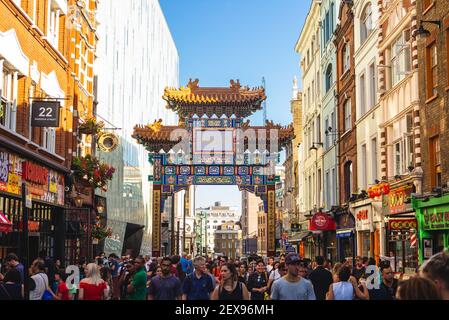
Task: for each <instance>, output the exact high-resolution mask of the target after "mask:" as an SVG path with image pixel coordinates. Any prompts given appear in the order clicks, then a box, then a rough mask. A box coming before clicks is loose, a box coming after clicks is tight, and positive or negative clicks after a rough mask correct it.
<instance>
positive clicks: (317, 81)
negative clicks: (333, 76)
mask: <svg viewBox="0 0 449 320" xmlns="http://www.w3.org/2000/svg"><path fill="white" fill-rule="evenodd" d="M448 39H449V32H448ZM448 41H449V40H448ZM316 94H317V96H318V95H319V94H320V73H319V71H318V72H317V73H316Z"/></svg>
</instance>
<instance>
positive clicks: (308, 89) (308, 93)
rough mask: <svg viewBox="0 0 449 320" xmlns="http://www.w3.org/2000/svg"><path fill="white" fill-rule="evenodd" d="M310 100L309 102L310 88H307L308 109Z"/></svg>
mask: <svg viewBox="0 0 449 320" xmlns="http://www.w3.org/2000/svg"><path fill="white" fill-rule="evenodd" d="M310 100H311V98H310V87H309V88H307V105H308V106H309V108H310V105H311V104H310Z"/></svg>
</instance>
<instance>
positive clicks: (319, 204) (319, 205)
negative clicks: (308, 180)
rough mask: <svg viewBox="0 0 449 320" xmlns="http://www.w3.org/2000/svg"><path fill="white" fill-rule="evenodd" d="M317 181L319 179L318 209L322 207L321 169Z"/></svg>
mask: <svg viewBox="0 0 449 320" xmlns="http://www.w3.org/2000/svg"><path fill="white" fill-rule="evenodd" d="M316 179H317V184H318V190H317V193H318V194H317V197H318V207H321V169H318V175H317V177H316Z"/></svg>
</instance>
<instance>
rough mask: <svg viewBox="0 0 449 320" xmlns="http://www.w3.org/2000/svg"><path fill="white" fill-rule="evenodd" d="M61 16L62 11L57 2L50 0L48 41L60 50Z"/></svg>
mask: <svg viewBox="0 0 449 320" xmlns="http://www.w3.org/2000/svg"><path fill="white" fill-rule="evenodd" d="M60 15H61V10H60V8H59V7H58V5H57V2H56V1H54V0H50V4H49V12H48V23H47V26H48V27H47V38H48V41H49V42H50V43H51V44H52V45H53V47H55V48H56V49H58V43H59V16H60Z"/></svg>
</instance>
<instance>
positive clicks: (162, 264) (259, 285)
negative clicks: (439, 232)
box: [0, 252, 449, 301]
mask: <svg viewBox="0 0 449 320" xmlns="http://www.w3.org/2000/svg"><path fill="white" fill-rule="evenodd" d="M370 266H371V267H370ZM27 271H28V274H29V286H28V287H29V299H30V300H233V301H236V300H396V299H398V300H449V252H441V253H439V254H437V255H435V256H433V257H432V258H431V259H429V260H427V261H426V262H425V263H424V264H423V265H422V266H421V267H420V268H419V270H418V271H417V273H416V274H415V275H414V276H412V277H410V278H409V279H407V280H405V281H399V280H398V279H396V278H395V276H394V272H393V270H392V267H391V266H390V262H389V261H381V262H380V263H379V265H376V261H375V260H374V259H368V258H366V257H357V258H356V261H355V266H354V267H353V265H352V264H350V263H349V262H348V261H342V262H341V263H336V264H335V265H332V264H331V263H330V262H329V261H327V260H326V259H324V258H323V257H319V256H318V257H316V258H315V260H314V261H311V260H309V259H302V258H301V257H299V256H298V255H297V254H295V253H290V254H288V255H286V256H285V255H281V256H280V257H277V258H274V257H270V258H268V259H262V258H259V259H254V260H252V261H246V260H245V261H243V260H240V259H228V258H227V257H219V258H216V259H210V258H205V257H202V256H197V257H195V258H194V259H192V257H191V256H190V255H187V254H185V253H183V254H182V255H181V256H179V255H177V256H171V257H160V258H151V257H149V256H145V257H142V256H138V257H136V258H131V257H129V256H124V257H118V256H116V255H115V254H111V255H109V257H106V256H105V254H104V253H101V254H100V255H99V256H97V257H96V258H95V261H94V262H91V263H87V262H84V261H81V262H80V281H79V283H78V284H73V283H70V284H67V283H66V280H67V276H68V274H66V272H65V270H63V269H61V263H60V261H56V262H53V261H52V259H50V258H49V257H46V256H45V254H44V253H42V254H41V255H40V256H39V258H37V259H36V260H34V261H33V262H32V264H31V266H30V267H29V269H28V270H26V269H25V267H24V266H23V264H21V263H20V261H19V258H18V257H17V255H16V254H14V253H11V254H9V255H8V256H7V257H6V259H5V261H4V263H3V264H2V270H1V273H0V300H20V299H23V298H24V279H25V272H27ZM376 271H378V272H376Z"/></svg>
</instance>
